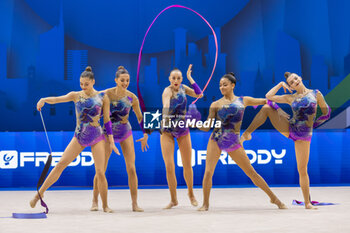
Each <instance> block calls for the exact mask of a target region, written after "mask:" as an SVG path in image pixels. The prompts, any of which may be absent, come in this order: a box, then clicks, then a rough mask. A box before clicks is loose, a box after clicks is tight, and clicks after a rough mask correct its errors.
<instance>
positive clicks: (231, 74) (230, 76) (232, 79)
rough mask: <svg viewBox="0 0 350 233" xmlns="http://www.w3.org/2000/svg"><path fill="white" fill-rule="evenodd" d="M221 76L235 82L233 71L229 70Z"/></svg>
mask: <svg viewBox="0 0 350 233" xmlns="http://www.w3.org/2000/svg"><path fill="white" fill-rule="evenodd" d="M222 77H223V78H227V79H228V80H229V81H230V82H231V83H234V84H236V82H237V80H236V77H235V74H234V73H233V72H230V73H228V74H225V75H224V76H222Z"/></svg>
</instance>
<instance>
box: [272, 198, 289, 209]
mask: <svg viewBox="0 0 350 233" xmlns="http://www.w3.org/2000/svg"><path fill="white" fill-rule="evenodd" d="M270 202H271V203H272V204H275V205H277V206H278V209H281V210H284V209H288V208H287V206H286V205H285V204H284V203H283V202H281V201H280V200H279V199H278V198H277V197H276V199H275V200H272V199H271V200H270Z"/></svg>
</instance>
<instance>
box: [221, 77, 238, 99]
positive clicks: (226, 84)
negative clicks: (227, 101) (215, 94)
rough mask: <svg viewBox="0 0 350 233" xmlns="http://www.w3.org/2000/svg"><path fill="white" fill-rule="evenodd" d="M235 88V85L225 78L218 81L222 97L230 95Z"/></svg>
mask: <svg viewBox="0 0 350 233" xmlns="http://www.w3.org/2000/svg"><path fill="white" fill-rule="evenodd" d="M235 86H236V85H235V84H234V83H232V82H231V81H230V80H229V79H227V78H221V79H220V91H221V94H222V95H227V94H229V93H232V92H233V89H234V88H235Z"/></svg>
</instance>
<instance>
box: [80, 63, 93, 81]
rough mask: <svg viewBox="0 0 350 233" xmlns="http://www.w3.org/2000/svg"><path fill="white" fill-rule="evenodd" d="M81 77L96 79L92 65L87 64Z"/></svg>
mask: <svg viewBox="0 0 350 233" xmlns="http://www.w3.org/2000/svg"><path fill="white" fill-rule="evenodd" d="M80 77H82V78H89V79H90V80H94V79H95V77H94V73H92V68H91V66H87V67H86V68H85V70H84V71H83V72H82V73H81V75H80Z"/></svg>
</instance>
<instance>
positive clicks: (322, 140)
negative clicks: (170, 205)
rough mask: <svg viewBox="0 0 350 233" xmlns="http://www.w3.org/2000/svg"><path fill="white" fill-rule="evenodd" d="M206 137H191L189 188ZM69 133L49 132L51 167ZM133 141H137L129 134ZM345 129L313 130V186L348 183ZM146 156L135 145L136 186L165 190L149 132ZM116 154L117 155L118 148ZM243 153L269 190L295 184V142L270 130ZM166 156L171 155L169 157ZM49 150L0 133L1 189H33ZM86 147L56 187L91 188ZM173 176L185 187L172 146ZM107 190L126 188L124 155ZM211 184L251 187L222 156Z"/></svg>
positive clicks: (156, 141)
mask: <svg viewBox="0 0 350 233" xmlns="http://www.w3.org/2000/svg"><path fill="white" fill-rule="evenodd" d="M209 135H210V134H209V133H203V132H192V133H191V139H192V146H193V148H192V167H193V171H194V184H195V185H201V184H202V179H203V175H204V171H205V161H206V147H207V142H208V140H209ZM72 136H73V132H50V133H49V138H50V141H51V145H52V149H53V154H52V155H53V162H52V166H55V165H56V164H57V162H58V161H59V159H60V157H61V156H62V153H63V151H64V149H65V147H66V146H67V145H68V143H69V141H70V140H71V138H72ZM133 136H134V140H136V139H138V138H140V137H142V135H141V132H139V131H135V132H133ZM349 139H350V130H343V131H315V132H314V135H313V138H312V143H311V150H310V160H309V165H308V172H309V176H310V182H311V184H312V185H322V184H334V185H341V184H348V183H350V176H349V171H350V159H349V154H350V147H349V145H348V143H347V142H349ZM148 144H149V146H150V148H149V150H148V151H147V152H142V151H141V147H140V144H139V143H137V142H135V152H136V170H137V175H138V179H139V184H140V185H149V186H158V185H167V182H166V172H165V165H164V162H163V158H162V153H161V147H160V138H159V134H158V133H157V132H154V133H153V134H152V135H151V136H150V137H149V140H148ZM119 150H120V151H121V149H120V147H119ZM245 151H246V154H247V156H248V158H249V159H250V162H251V164H252V165H253V167H254V168H255V169H256V171H257V172H258V173H259V174H260V175H261V176H262V177H263V178H264V179H265V180H266V182H267V183H268V184H271V185H277V186H278V185H298V183H299V176H298V172H297V164H296V159H295V151H294V143H293V141H292V140H290V139H286V138H285V137H284V136H282V135H281V134H279V133H278V132H275V131H259V132H256V133H254V134H253V140H251V141H247V142H246V143H245ZM169 153H171V152H169ZM48 155H49V152H48V146H47V142H46V138H45V134H44V133H43V132H30V133H26V132H16V133H14V132H5V133H4V132H3V133H0V187H3V188H4V187H6V188H18V187H35V186H36V182H37V181H38V179H39V176H40V173H41V171H42V169H43V166H44V163H45V161H46V158H47V156H48ZM92 157H93V156H92V154H91V150H90V148H87V149H85V150H84V151H83V152H82V153H80V154H79V155H78V156H77V158H76V159H75V160H74V161H73V162H72V163H71V164H70V165H69V166H68V167H67V168H66V169H65V170H64V172H63V173H62V176H61V177H60V179H59V180H58V181H57V182H56V183H55V186H78V187H83V186H92V182H93V177H94V175H95V169H94V165H93V158H92ZM174 161H175V168H176V177H177V181H178V185H179V186H184V185H185V180H184V178H183V168H182V161H181V154H180V152H179V150H178V147H177V145H176V146H175V151H174ZM106 176H107V179H108V183H109V185H111V186H127V185H128V178H127V173H126V168H125V161H124V158H123V156H117V155H116V154H114V153H113V154H112V155H111V157H110V160H109V163H108V168H107V172H106ZM213 184H214V185H252V182H251V181H250V179H249V178H248V177H247V176H246V175H245V174H244V173H243V171H242V170H241V169H240V168H239V167H238V166H237V165H236V164H235V162H234V160H233V159H232V158H231V157H230V156H229V155H228V154H227V153H226V152H222V154H221V156H220V159H219V161H218V164H217V167H216V170H215V173H214V177H213Z"/></svg>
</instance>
